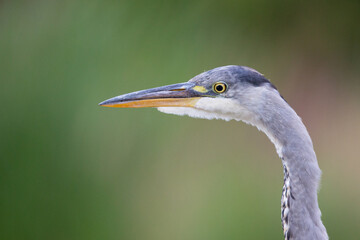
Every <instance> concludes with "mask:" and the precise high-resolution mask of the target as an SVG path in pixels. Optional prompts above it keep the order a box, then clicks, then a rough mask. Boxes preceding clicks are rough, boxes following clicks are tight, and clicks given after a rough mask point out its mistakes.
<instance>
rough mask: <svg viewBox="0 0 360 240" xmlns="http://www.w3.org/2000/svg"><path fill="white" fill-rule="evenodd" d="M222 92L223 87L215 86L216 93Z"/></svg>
mask: <svg viewBox="0 0 360 240" xmlns="http://www.w3.org/2000/svg"><path fill="white" fill-rule="evenodd" d="M223 90H224V87H223V85H220V84H219V85H217V86H216V91H218V92H222V91H223Z"/></svg>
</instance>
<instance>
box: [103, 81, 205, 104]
mask: <svg viewBox="0 0 360 240" xmlns="http://www.w3.org/2000/svg"><path fill="white" fill-rule="evenodd" d="M199 89H200V91H199ZM204 89H205V88H204V87H200V86H196V85H195V84H194V83H188V82H186V83H179V84H173V85H168V86H163V87H157V88H152V89H147V90H142V91H138V92H132V93H128V94H124V95H120V96H117V97H113V98H110V99H108V100H105V101H103V102H101V103H99V105H100V106H104V107H119V108H144V107H194V106H195V104H196V102H197V101H198V100H199V99H200V98H201V97H203V95H204V91H205V90H204ZM201 90H202V91H201Z"/></svg>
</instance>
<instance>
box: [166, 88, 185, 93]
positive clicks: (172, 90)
mask: <svg viewBox="0 0 360 240" xmlns="http://www.w3.org/2000/svg"><path fill="white" fill-rule="evenodd" d="M184 90H185V88H178V89H171V90H169V91H171V92H178V91H184Z"/></svg>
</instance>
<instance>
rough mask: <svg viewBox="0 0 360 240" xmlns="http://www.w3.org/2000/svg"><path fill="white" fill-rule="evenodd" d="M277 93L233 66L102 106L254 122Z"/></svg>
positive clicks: (253, 73)
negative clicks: (269, 95)
mask: <svg viewBox="0 0 360 240" xmlns="http://www.w3.org/2000/svg"><path fill="white" fill-rule="evenodd" d="M274 90H275V91H276V88H275V87H274V86H273V85H272V84H271V83H270V82H269V80H267V79H266V78H265V77H264V76H263V75H262V74H260V73H259V72H257V71H255V70H253V69H251V68H248V67H243V66H233V65H231V66H224V67H218V68H215V69H212V70H210V71H207V72H204V73H201V74H199V75H197V76H195V77H194V78H192V79H190V80H189V81H188V82H185V83H179V84H173V85H168V86H163V87H157V88H152V89H147V90H142V91H138V92H133V93H128V94H124V95H120V96H117V97H114V98H110V99H108V100H106V101H103V102H101V103H100V104H99V105H101V106H105V107H120V108H142V107H157V108H158V110H160V111H161V112H165V113H170V114H177V115H188V116H191V117H197V118H207V119H213V118H216V119H224V120H231V119H236V120H245V121H250V122H251V119H249V118H254V109H255V108H257V107H258V105H259V104H260V103H261V102H263V101H264V97H263V96H264V93H265V92H268V91H274ZM276 92H277V91H276Z"/></svg>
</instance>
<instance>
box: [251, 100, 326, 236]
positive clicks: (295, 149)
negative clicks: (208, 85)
mask: <svg viewBox="0 0 360 240" xmlns="http://www.w3.org/2000/svg"><path fill="white" fill-rule="evenodd" d="M259 111H260V112H258V116H261V117H260V119H259V121H260V124H259V126H258V127H259V128H260V129H261V130H263V131H264V132H265V133H266V135H267V136H268V137H269V138H270V140H271V141H272V142H273V143H274V144H275V146H276V149H277V152H278V154H279V156H280V158H281V159H282V161H283V166H284V187H283V196H282V222H283V228H284V234H285V239H328V236H327V233H326V229H325V227H324V225H323V223H322V221H321V212H320V209H319V205H318V200H317V191H318V185H319V181H320V175H321V171H320V168H319V166H318V162H317V158H316V155H315V152H314V149H313V144H312V141H311V138H310V136H309V134H308V132H307V130H306V128H305V126H304V124H303V123H302V121H301V119H300V117H299V116H298V115H297V114H296V113H295V111H294V110H293V109H292V108H291V107H290V106H289V105H288V104H287V103H286V102H285V101H284V100H283V99H282V98H280V97H278V98H276V99H275V100H274V101H270V102H267V103H266V104H264V106H263V107H262V108H261V109H259Z"/></svg>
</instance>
